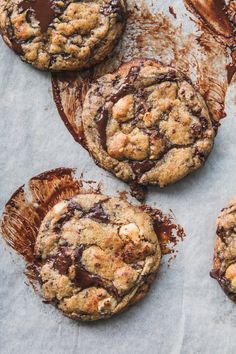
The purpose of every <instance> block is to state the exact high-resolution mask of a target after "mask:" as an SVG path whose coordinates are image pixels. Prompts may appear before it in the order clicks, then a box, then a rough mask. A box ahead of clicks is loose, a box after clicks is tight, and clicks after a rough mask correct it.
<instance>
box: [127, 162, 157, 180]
mask: <svg viewBox="0 0 236 354" xmlns="http://www.w3.org/2000/svg"><path fill="white" fill-rule="evenodd" d="M154 165H155V162H153V161H150V160H143V161H140V162H139V161H135V162H134V161H132V162H130V166H131V168H132V170H133V172H134V174H135V175H136V176H137V177H140V176H142V174H143V173H145V172H147V171H149V170H151V168H152V167H153V166H154Z"/></svg>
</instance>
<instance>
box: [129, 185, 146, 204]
mask: <svg viewBox="0 0 236 354" xmlns="http://www.w3.org/2000/svg"><path fill="white" fill-rule="evenodd" d="M129 187H130V191H131V195H132V197H134V198H136V199H137V200H139V201H140V202H143V201H144V200H145V199H146V195H147V192H148V189H147V187H146V186H142V185H140V184H138V183H137V182H135V181H132V182H130V183H129Z"/></svg>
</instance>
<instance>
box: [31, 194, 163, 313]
mask: <svg viewBox="0 0 236 354" xmlns="http://www.w3.org/2000/svg"><path fill="white" fill-rule="evenodd" d="M35 254H36V257H37V260H38V262H39V264H40V266H39V279H40V283H41V286H42V294H43V297H44V299H45V300H46V301H48V302H53V303H55V304H56V305H57V307H58V308H59V309H60V310H61V311H62V312H63V313H64V314H65V315H67V316H69V317H71V318H73V319H80V320H98V319H101V318H108V317H110V316H112V315H114V314H116V313H118V312H120V311H123V310H124V309H125V308H127V307H128V306H129V305H131V304H133V303H135V302H137V301H138V300H140V299H141V298H143V297H144V296H145V294H146V293H147V291H148V289H149V287H150V284H151V283H152V282H153V280H154V278H155V275H156V273H157V270H158V268H159V264H160V259H161V250H160V246H159V242H158V239H157V235H156V233H155V231H154V228H153V222H152V219H151V217H150V216H149V214H148V213H147V212H145V211H143V210H142V209H141V208H140V207H135V206H132V205H130V204H129V203H128V202H127V201H125V200H122V199H120V198H115V197H107V196H104V195H101V194H84V195H83V194H81V195H77V196H74V197H72V198H70V199H66V200H62V201H60V202H59V203H57V204H56V205H55V206H54V207H53V208H52V209H51V210H50V211H49V212H48V213H47V215H46V216H45V218H44V220H43V222H42V224H41V226H40V229H39V232H38V236H37V239H36V243H35Z"/></svg>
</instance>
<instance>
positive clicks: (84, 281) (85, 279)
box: [74, 245, 119, 298]
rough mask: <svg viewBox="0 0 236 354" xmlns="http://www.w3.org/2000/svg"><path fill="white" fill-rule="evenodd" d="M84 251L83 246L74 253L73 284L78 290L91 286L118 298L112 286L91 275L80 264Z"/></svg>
mask: <svg viewBox="0 0 236 354" xmlns="http://www.w3.org/2000/svg"><path fill="white" fill-rule="evenodd" d="M84 250H85V245H80V246H79V247H78V249H77V251H76V261H75V267H76V268H75V278H74V284H75V286H77V287H78V288H82V289H87V288H90V287H92V286H94V287H101V288H104V289H106V290H107V291H108V292H109V293H110V294H112V295H114V296H115V297H117V298H118V297H119V295H118V292H117V289H116V288H115V287H114V286H113V285H112V284H107V283H106V281H104V280H103V279H102V278H101V277H100V276H99V275H95V274H91V273H90V272H89V271H87V270H86V269H85V267H84V266H83V265H82V264H81V257H82V255H83V252H84Z"/></svg>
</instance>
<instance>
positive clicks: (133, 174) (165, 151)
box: [82, 59, 215, 187]
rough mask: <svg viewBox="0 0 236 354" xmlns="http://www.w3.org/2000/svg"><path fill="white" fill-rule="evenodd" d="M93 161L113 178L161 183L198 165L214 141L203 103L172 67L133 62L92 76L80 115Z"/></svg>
mask: <svg viewBox="0 0 236 354" xmlns="http://www.w3.org/2000/svg"><path fill="white" fill-rule="evenodd" d="M82 121H83V128H84V133H85V139H86V145H87V148H88V150H89V152H90V153H91V155H92V157H93V158H94V160H95V161H96V162H97V163H98V164H99V165H100V166H101V167H103V168H104V169H106V170H109V171H111V172H112V173H113V174H114V175H116V176H117V177H118V178H120V179H122V180H124V181H126V182H131V181H135V182H136V183H138V184H141V185H148V184H153V185H156V184H157V185H159V186H160V187H164V186H166V185H168V184H170V183H173V182H176V181H178V180H180V179H181V178H183V177H184V176H186V175H187V174H189V173H190V172H192V171H194V170H196V169H198V168H199V167H201V166H202V165H203V163H204V162H205V160H206V158H207V156H208V155H209V153H210V151H211V149H212V147H213V142H214V136H215V134H214V129H213V126H212V121H211V117H210V114H209V111H208V107H207V105H206V103H205V101H204V99H203V97H202V96H201V95H200V94H199V92H198V91H196V89H195V88H194V87H193V85H192V84H191V82H190V81H189V80H188V79H187V78H186V77H185V76H184V75H183V74H182V73H180V72H178V71H176V70H175V69H174V68H173V67H169V66H164V65H162V64H161V63H159V62H157V61H154V60H142V59H140V60H138V59H137V60H133V61H131V62H128V63H126V64H124V65H122V66H121V67H120V68H119V69H118V70H117V71H116V72H114V73H112V74H107V75H105V76H103V77H101V78H99V79H98V80H97V82H96V83H94V84H93V85H92V86H91V88H90V90H89V91H88V93H87V95H86V98H85V102H84V106H83V113H82Z"/></svg>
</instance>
